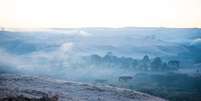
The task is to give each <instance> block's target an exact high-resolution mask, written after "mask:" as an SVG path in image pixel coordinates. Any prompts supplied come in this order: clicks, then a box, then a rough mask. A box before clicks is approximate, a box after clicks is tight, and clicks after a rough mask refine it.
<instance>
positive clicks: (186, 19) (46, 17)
mask: <svg viewBox="0 0 201 101" xmlns="http://www.w3.org/2000/svg"><path fill="white" fill-rule="evenodd" d="M0 26H1V27H14V28H27V27H28V28H38V27H39V28H41V27H42V28H49V27H54V28H68V27H128V26H135V27H182V28H183V27H185V28H186V27H199V28H200V27H201V0H0Z"/></svg>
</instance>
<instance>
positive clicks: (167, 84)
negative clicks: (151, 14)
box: [0, 27, 201, 101]
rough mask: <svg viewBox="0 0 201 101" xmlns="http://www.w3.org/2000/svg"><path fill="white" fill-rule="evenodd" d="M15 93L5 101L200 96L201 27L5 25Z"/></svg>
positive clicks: (3, 91)
mask: <svg viewBox="0 0 201 101" xmlns="http://www.w3.org/2000/svg"><path fill="white" fill-rule="evenodd" d="M8 94H11V95H13V96H14V97H13V99H11V98H6V97H5V98H3V99H2V100H1V98H0V101H18V100H19V99H21V100H19V101H57V100H59V101H166V100H167V101H201V29H199V28H151V27H150V28H146V27H124V28H104V27H103V28H101V27H100V28H49V29H48V28H47V29H20V28H18V29H14V28H12V29H11V28H10V29H9V28H1V31H0V96H8ZM27 96H28V98H27ZM49 96H51V97H49ZM30 97H34V98H33V99H31V98H30ZM17 99H18V100H17Z"/></svg>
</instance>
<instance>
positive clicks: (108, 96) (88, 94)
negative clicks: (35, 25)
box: [0, 74, 166, 101]
mask: <svg viewBox="0 0 201 101" xmlns="http://www.w3.org/2000/svg"><path fill="white" fill-rule="evenodd" d="M19 96H23V97H26V98H33V99H41V98H43V97H49V96H53V97H54V96H58V100H59V101H166V100H164V99H162V98H159V97H154V96H151V95H148V94H144V93H141V92H137V91H133V90H129V89H123V88H116V87H111V86H94V85H90V84H82V83H78V82H70V81H62V80H55V79H50V78H45V77H33V76H26V75H14V74H1V75H0V99H3V98H8V97H19ZM29 101H32V100H29ZM34 101H35V100H34ZM38 101H39V100H38ZM40 101H42V100H40ZM45 101H46V100H45ZM49 101H50V100H49Z"/></svg>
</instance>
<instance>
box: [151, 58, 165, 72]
mask: <svg viewBox="0 0 201 101" xmlns="http://www.w3.org/2000/svg"><path fill="white" fill-rule="evenodd" d="M161 68H162V60H161V58H160V57H155V58H154V59H153V61H152V62H151V70H153V71H159V70H161Z"/></svg>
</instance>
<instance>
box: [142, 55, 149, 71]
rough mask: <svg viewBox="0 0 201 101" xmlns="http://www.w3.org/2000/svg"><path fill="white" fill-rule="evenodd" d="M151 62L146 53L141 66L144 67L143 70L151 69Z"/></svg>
mask: <svg viewBox="0 0 201 101" xmlns="http://www.w3.org/2000/svg"><path fill="white" fill-rule="evenodd" d="M150 63H151V61H150V59H149V56H147V55H145V56H144V57H143V59H142V60H141V68H142V69H143V70H149V67H150Z"/></svg>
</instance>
